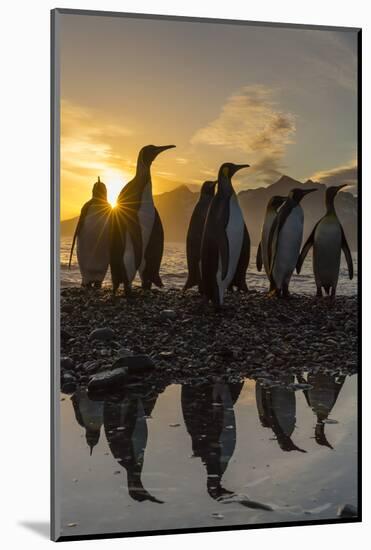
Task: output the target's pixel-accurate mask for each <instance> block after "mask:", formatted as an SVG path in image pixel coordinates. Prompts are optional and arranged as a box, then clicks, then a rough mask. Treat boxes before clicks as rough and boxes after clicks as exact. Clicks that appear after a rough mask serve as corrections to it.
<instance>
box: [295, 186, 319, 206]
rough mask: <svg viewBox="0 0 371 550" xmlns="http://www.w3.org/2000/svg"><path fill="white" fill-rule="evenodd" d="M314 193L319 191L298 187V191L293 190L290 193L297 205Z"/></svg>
mask: <svg viewBox="0 0 371 550" xmlns="http://www.w3.org/2000/svg"><path fill="white" fill-rule="evenodd" d="M313 191H317V189H300V188H299V187H297V188H296V189H291V191H290V193H289V197H290V198H291V199H293V200H294V202H296V203H297V204H299V202H300V201H301V200H302V199H303V198H304V197H305V195H308V194H309V193H313Z"/></svg>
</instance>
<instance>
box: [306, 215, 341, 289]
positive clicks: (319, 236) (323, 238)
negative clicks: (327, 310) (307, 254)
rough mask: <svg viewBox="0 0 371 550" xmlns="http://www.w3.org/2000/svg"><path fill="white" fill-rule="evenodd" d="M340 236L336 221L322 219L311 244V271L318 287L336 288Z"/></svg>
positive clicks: (338, 225) (339, 228)
mask: <svg viewBox="0 0 371 550" xmlns="http://www.w3.org/2000/svg"><path fill="white" fill-rule="evenodd" d="M341 242H342V234H341V227H340V224H339V223H338V221H337V220H331V219H328V218H326V217H325V218H324V219H323V220H322V221H321V222H320V223H319V224H318V226H317V228H316V231H315V234H314V243H313V271H314V276H315V279H316V284H317V285H318V286H324V287H328V286H333V285H334V286H336V284H337V280H338V277H339V269H340V256H341Z"/></svg>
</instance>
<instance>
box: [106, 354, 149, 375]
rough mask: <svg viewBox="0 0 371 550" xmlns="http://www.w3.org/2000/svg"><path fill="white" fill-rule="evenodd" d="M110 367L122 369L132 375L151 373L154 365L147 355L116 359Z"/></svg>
mask: <svg viewBox="0 0 371 550" xmlns="http://www.w3.org/2000/svg"><path fill="white" fill-rule="evenodd" d="M112 367H113V368H118V367H124V368H126V369H127V370H128V373H129V374H131V375H132V374H141V373H142V372H143V373H144V372H149V371H152V370H153V369H154V368H155V364H154V362H153V361H152V359H151V358H150V357H149V356H148V355H128V356H127V357H120V358H119V359H117V361H115V363H114V364H113V365H112Z"/></svg>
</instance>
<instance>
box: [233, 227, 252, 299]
mask: <svg viewBox="0 0 371 550" xmlns="http://www.w3.org/2000/svg"><path fill="white" fill-rule="evenodd" d="M249 262H250V235H249V232H248V231H247V227H246V225H244V233H243V241H242V247H241V253H240V258H239V260H238V264H237V269H236V273H235V276H234V278H233V281H232V283H231V284H232V286H236V287H237V288H238V290H242V291H244V292H247V291H248V288H247V285H246V271H247V268H248V267H249Z"/></svg>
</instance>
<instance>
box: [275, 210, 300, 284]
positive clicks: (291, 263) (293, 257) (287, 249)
mask: <svg viewBox="0 0 371 550" xmlns="http://www.w3.org/2000/svg"><path fill="white" fill-rule="evenodd" d="M303 224H304V213H303V209H302V208H301V206H300V205H298V206H295V208H293V209H292V211H291V212H290V214H289V215H288V217H287V219H286V221H285V223H284V224H283V227H282V228H281V231H280V233H279V235H278V243H277V252H276V256H275V261H274V266H273V279H274V282H275V283H276V286H277V288H278V289H281V288H282V285H283V284H284V283H286V284H288V283H289V282H290V279H291V275H292V273H293V271H294V269H295V267H296V262H297V261H298V258H299V254H300V247H301V242H302V239H303Z"/></svg>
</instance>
